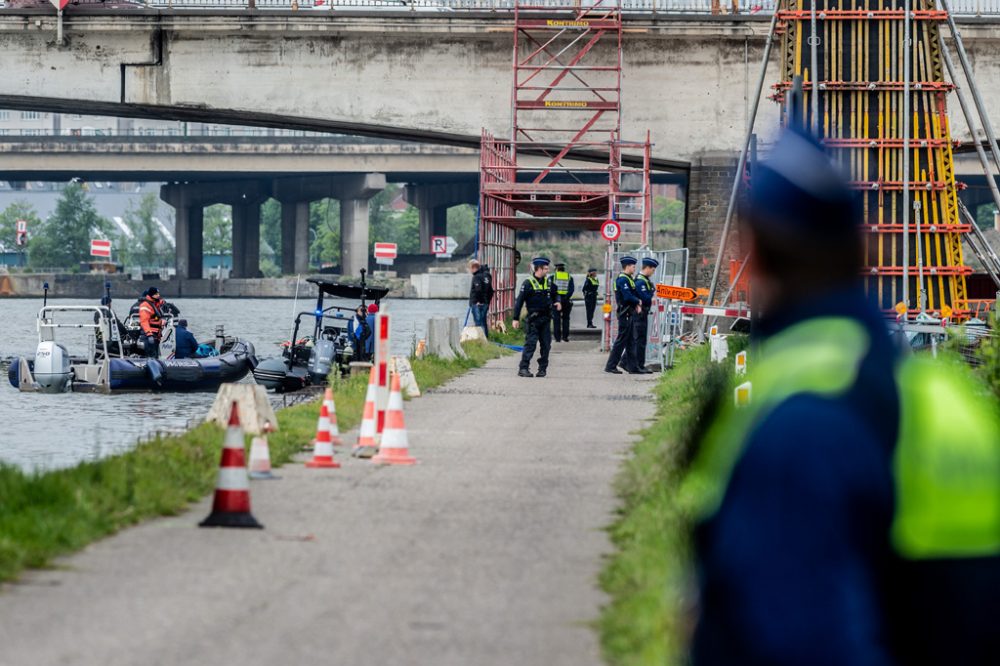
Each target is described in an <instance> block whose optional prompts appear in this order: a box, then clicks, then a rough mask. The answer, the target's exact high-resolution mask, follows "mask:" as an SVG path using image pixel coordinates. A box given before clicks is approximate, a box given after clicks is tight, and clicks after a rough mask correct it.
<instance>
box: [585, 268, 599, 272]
mask: <svg viewBox="0 0 1000 666" xmlns="http://www.w3.org/2000/svg"><path fill="white" fill-rule="evenodd" d="M587 272H588V273H596V272H597V269H596V268H588V269H587Z"/></svg>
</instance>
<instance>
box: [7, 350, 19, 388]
mask: <svg viewBox="0 0 1000 666" xmlns="http://www.w3.org/2000/svg"><path fill="white" fill-rule="evenodd" d="M7 380H8V381H9V382H10V385H11V386H13V387H14V388H19V387H20V386H21V359H20V357H17V356H15V357H14V358H13V359H11V362H10V367H9V368H8V369H7Z"/></svg>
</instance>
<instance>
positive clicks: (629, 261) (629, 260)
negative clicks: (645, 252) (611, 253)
mask: <svg viewBox="0 0 1000 666" xmlns="http://www.w3.org/2000/svg"><path fill="white" fill-rule="evenodd" d="M619 261H621V262H622V268H625V267H626V266H631V265H632V264H634V263H636V261H635V257H630V256H628V255H627V254H626V255H625V256H624V257H622V258H621V259H619Z"/></svg>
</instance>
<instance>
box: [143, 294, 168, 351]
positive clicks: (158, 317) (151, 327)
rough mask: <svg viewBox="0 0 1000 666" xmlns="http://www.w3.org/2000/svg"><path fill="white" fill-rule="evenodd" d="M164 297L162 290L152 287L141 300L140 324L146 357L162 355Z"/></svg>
mask: <svg viewBox="0 0 1000 666" xmlns="http://www.w3.org/2000/svg"><path fill="white" fill-rule="evenodd" d="M162 307H163V299H162V298H160V290H159V289H157V288H156V287H150V288H149V289H147V290H146V295H145V297H144V298H143V299H142V300H141V301H140V302H139V326H140V327H141V328H142V335H143V337H144V338H145V340H144V344H143V348H144V349H145V350H146V358H159V357H160V338H161V337H162V336H163V311H162V309H161V308H162Z"/></svg>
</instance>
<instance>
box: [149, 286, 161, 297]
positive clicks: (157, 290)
mask: <svg viewBox="0 0 1000 666" xmlns="http://www.w3.org/2000/svg"><path fill="white" fill-rule="evenodd" d="M158 293H160V290H159V289H157V288H156V287H150V288H149V289H147V290H146V295H147V296H152V295H153V294H158Z"/></svg>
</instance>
